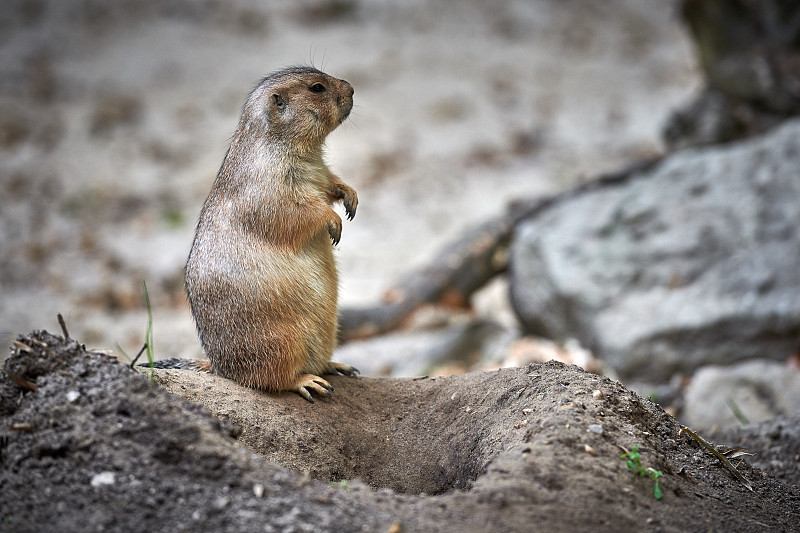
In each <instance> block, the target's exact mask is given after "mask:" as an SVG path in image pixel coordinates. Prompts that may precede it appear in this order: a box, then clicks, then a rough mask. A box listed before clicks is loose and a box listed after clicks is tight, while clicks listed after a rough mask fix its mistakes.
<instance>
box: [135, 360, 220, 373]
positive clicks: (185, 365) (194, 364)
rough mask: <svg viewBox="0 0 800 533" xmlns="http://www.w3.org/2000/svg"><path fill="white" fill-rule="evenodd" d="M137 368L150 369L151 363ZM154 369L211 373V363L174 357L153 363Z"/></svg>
mask: <svg viewBox="0 0 800 533" xmlns="http://www.w3.org/2000/svg"><path fill="white" fill-rule="evenodd" d="M136 366H144V367H149V366H150V363H139V364H138V365H136ZM153 368H173V369H178V370H196V371H198V372H211V362H210V361H206V360H205V359H182V358H180V357H173V358H171V359H162V360H160V361H154V362H153Z"/></svg>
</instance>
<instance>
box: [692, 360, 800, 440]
mask: <svg viewBox="0 0 800 533" xmlns="http://www.w3.org/2000/svg"><path fill="white" fill-rule="evenodd" d="M685 402H686V403H685V405H684V408H683V415H682V418H683V420H684V421H685V422H686V424H687V425H689V426H690V427H692V428H695V429H697V430H698V431H714V430H721V429H730V428H737V427H740V426H742V425H744V424H756V423H759V422H764V421H766V420H771V419H773V418H775V417H778V416H788V415H794V414H796V413H799V412H800V372H798V371H796V370H791V369H788V368H787V367H786V365H783V364H780V363H776V362H774V361H768V360H763V359H760V360H754V361H747V362H744V363H740V364H738V365H734V366H730V367H719V366H707V367H703V368H701V369H700V370H698V371H697V372H696V373H695V375H694V377H693V378H692V382H691V384H690V385H689V387H688V388H687V389H686V397H685Z"/></svg>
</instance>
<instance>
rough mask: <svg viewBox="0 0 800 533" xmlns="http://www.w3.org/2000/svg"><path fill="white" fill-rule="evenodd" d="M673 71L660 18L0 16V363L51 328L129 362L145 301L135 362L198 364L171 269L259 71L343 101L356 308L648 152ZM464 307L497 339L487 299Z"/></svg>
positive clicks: (334, 139)
mask: <svg viewBox="0 0 800 533" xmlns="http://www.w3.org/2000/svg"><path fill="white" fill-rule="evenodd" d="M695 57H696V54H695V50H694V48H693V44H692V42H691V40H690V38H689V34H688V32H687V29H686V27H685V25H684V24H683V22H682V20H681V17H680V14H679V6H678V3H677V2H675V1H667V0H609V1H606V2H602V3H599V2H592V1H588V0H538V1H530V0H520V1H512V0H504V1H499V2H482V1H478V0H468V1H459V2H447V1H439V2H437V1H433V0H430V1H429V0H412V1H404V2H391V1H386V0H303V1H296V0H292V1H288V0H287V1H271V2H268V3H267V2H257V1H247V0H228V1H224V2H223V1H213V0H208V1H190V0H158V1H155V0H154V1H147V0H144V1H143V0H116V1H110V0H95V1H93V0H52V1H46V0H4V1H3V2H2V4H0V197H2V200H1V201H0V225H1V226H0V335H1V336H2V339H0V340H1V341H2V342H1V344H3V345H8V343H9V342H10V340H11V339H13V338H14V337H15V336H16V335H17V334H19V333H25V332H28V331H30V330H32V329H36V328H44V329H48V330H51V331H58V330H59V327H58V323H57V321H56V313H59V312H60V313H62V314H63V315H64V317H65V319H66V322H67V325H68V326H69V329H70V333H71V335H72V336H73V337H75V338H77V339H79V340H80V341H81V342H84V343H86V344H87V345H88V346H89V347H91V348H100V349H113V347H114V344H115V343H119V345H120V346H122V347H123V348H124V349H125V350H126V351H127V352H128V353H135V352H136V351H137V350H138V348H139V347H140V346H141V344H142V342H143V340H144V331H145V325H146V321H147V315H146V311H145V307H144V298H143V296H142V289H141V283H142V281H143V280H145V281H146V282H147V285H148V288H149V294H150V298H151V299H152V302H153V307H154V327H155V349H156V352H157V354H158V355H159V357H172V356H184V357H198V356H199V355H200V354H201V350H200V346H199V343H198V342H197V340H196V335H195V332H194V326H193V323H192V320H191V316H190V314H189V310H188V305H187V302H186V299H185V296H184V293H183V284H182V276H183V265H184V262H185V259H186V256H187V254H188V251H189V246H190V244H191V239H192V235H193V231H194V224H195V221H196V218H197V216H198V213H199V210H200V206H201V204H202V202H203V200H204V198H205V196H206V194H207V192H208V190H209V188H210V186H211V183H212V181H213V179H214V176H215V174H216V171H217V169H218V168H219V165H220V163H221V161H222V157H223V156H224V153H225V150H226V149H227V144H228V142H229V139H230V136H231V134H232V133H233V130H234V129H235V126H236V123H237V120H238V116H239V109H240V106H241V104H242V102H243V100H244V97H245V96H246V94H247V92H248V91H249V90H250V89H251V88H252V87H253V86H254V85H255V84H256V83H257V82H258V80H259V79H260V78H261V77H262V76H264V75H266V74H267V73H269V72H270V71H272V70H274V69H277V68H280V67H282V66H286V65H289V64H297V63H301V64H312V65H314V66H316V67H318V68H320V69H322V70H325V71H326V72H328V73H330V74H332V75H335V76H337V77H340V78H344V79H346V80H348V81H349V82H351V83H352V85H353V86H354V87H355V109H354V112H353V114H352V115H351V118H350V119H349V120H348V122H347V123H345V124H344V125H343V126H342V127H341V128H339V130H337V131H336V132H334V133H333V134H332V135H331V137H330V138H329V141H328V160H329V163H330V165H331V167H332V168H333V170H334V171H335V172H336V173H337V174H339V175H340V176H341V177H342V178H343V180H344V181H345V182H346V183H348V184H350V185H352V186H353V187H354V188H355V189H356V190H357V191H358V193H359V198H360V203H359V209H358V216H357V217H356V218H355V220H354V221H353V222H346V223H345V226H344V232H343V238H342V242H341V244H340V246H339V251H338V258H339V264H340V268H341V303H342V305H344V306H357V305H365V304H369V303H373V302H377V301H379V300H380V298H381V297H382V294H383V291H384V290H386V289H387V288H388V287H389V286H390V285H391V283H392V282H393V281H395V280H397V279H398V277H399V276H401V275H402V274H403V273H405V272H408V271H410V270H413V269H415V268H418V267H420V266H421V265H424V264H426V262H428V261H430V260H431V259H432V258H433V257H434V255H435V253H436V250H437V249H439V248H440V247H441V246H442V245H443V244H444V243H446V242H448V241H449V240H451V239H453V238H455V237H456V236H458V235H459V234H461V233H462V232H463V231H465V229H466V228H468V227H470V226H472V225H474V224H476V223H478V222H480V221H482V220H485V219H486V218H488V217H491V216H495V215H497V214H498V213H501V212H502V211H503V210H504V209H505V208H506V206H507V205H508V203H509V202H510V201H512V200H515V199H525V198H534V197H537V196H541V195H544V194H551V193H554V192H557V191H562V190H566V189H568V188H570V187H573V186H575V185H576V184H579V183H581V182H583V181H586V180H588V179H591V178H594V177H597V176H598V175H600V174H602V173H604V172H608V171H613V170H617V169H620V168H623V167H625V166H627V165H629V164H631V163H633V162H636V161H640V160H644V159H647V158H651V157H653V156H656V155H658V154H660V153H663V152H664V151H665V146H664V144H663V142H662V140H661V131H662V129H663V127H664V124H665V122H666V120H667V118H668V117H669V116H670V114H671V113H672V112H673V111H674V110H675V109H677V108H679V107H680V106H683V105H686V104H687V103H688V102H690V101H691V100H692V99H693V98H694V97H696V96H697V94H698V92H699V91H700V89H701V87H702V76H701V73H700V68H699V66H698V64H697V60H696V59H695ZM473 308H474V309H473V311H472V312H473V316H474V315H477V316H486V317H492V318H493V319H494V320H497V321H499V322H500V323H503V324H504V325H505V326H506V327H508V328H510V329H513V328H515V327H516V326H515V319H514V316H513V314H512V313H511V311H510V308H509V305H508V298H507V288H506V282H505V280H504V279H503V278H502V277H501V278H499V279H497V280H495V281H493V282H492V283H491V284H490V285H489V286H487V287H486V288H485V289H483V290H482V291H481V292H480V293H478V294H477V295H476V296H475V298H474V301H473ZM426 339H427V338H425V337H421V338H419V339H417V341H418V342H420V343H423V344H424V343H425V342H428V341H427V340H426ZM4 356H5V353H3V354H2V355H0V357H4ZM408 372H409V373H412V374H413V373H414V372H415V370H414V369H410V370H408ZM394 373H395V374H402V373H403V372H402V371H401V370H398V371H396V372H394Z"/></svg>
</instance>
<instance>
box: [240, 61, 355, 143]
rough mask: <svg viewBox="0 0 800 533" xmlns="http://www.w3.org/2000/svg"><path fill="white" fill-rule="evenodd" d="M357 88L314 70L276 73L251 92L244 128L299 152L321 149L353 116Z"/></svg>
mask: <svg viewBox="0 0 800 533" xmlns="http://www.w3.org/2000/svg"><path fill="white" fill-rule="evenodd" d="M353 92H354V91H353V87H352V86H351V85H350V84H349V83H347V82H346V81H344V80H340V79H338V78H334V77H333V76H329V75H328V74H325V73H324V72H321V71H319V70H317V69H315V68H312V67H288V68H285V69H282V70H279V71H276V72H273V73H272V74H270V75H269V76H267V77H266V78H264V79H263V80H261V83H259V85H258V86H257V87H256V88H255V89H254V90H253V92H252V93H250V96H249V97H248V99H247V101H246V103H245V105H244V110H243V112H242V121H241V124H240V128H246V129H248V130H251V129H256V130H257V131H259V130H260V131H259V133H262V134H264V135H265V136H266V138H267V141H268V142H277V143H280V144H283V145H288V146H289V147H291V148H293V149H296V150H298V151H299V152H305V151H313V150H316V149H319V148H320V147H321V146H322V143H323V142H324V140H325V137H327V135H328V134H329V133H330V132H332V131H333V130H335V129H336V128H337V127H338V126H339V124H341V123H342V122H344V120H345V119H346V118H347V117H348V116H349V115H350V110H351V109H352V108H353Z"/></svg>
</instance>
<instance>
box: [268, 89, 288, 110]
mask: <svg viewBox="0 0 800 533" xmlns="http://www.w3.org/2000/svg"><path fill="white" fill-rule="evenodd" d="M270 101H271V102H272V105H274V106H275V107H276V108H277V109H278V111H283V109H284V108H285V107H286V100H285V99H284V98H283V96H281V95H280V93H272V97H271V98H270Z"/></svg>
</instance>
